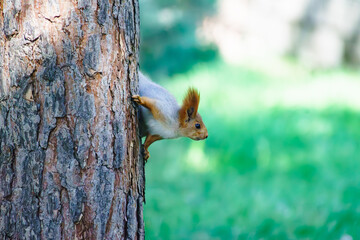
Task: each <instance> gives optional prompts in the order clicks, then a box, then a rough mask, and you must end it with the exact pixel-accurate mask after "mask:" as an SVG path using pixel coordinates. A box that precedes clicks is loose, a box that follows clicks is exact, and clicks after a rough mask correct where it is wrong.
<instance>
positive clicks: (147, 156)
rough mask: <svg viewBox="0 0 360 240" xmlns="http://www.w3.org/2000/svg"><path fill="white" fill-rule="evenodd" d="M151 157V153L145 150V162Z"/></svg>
mask: <svg viewBox="0 0 360 240" xmlns="http://www.w3.org/2000/svg"><path fill="white" fill-rule="evenodd" d="M149 157H150V153H149V151H147V150H144V159H145V162H147V160H148V159H149Z"/></svg>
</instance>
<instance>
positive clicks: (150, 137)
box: [132, 95, 164, 160]
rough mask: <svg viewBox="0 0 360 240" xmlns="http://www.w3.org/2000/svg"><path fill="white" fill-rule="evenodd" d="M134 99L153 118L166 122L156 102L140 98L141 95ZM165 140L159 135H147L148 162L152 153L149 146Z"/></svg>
mask: <svg viewBox="0 0 360 240" xmlns="http://www.w3.org/2000/svg"><path fill="white" fill-rule="evenodd" d="M132 99H133V100H134V101H135V102H137V103H138V104H140V105H141V106H143V107H146V108H147V109H149V111H150V112H151V114H152V115H153V117H154V118H155V119H156V120H158V121H164V116H163V115H162V113H161V111H160V110H159V109H158V108H157V106H156V104H155V100H154V99H152V98H149V97H140V96H139V95H134V96H132ZM161 139H163V138H162V137H161V136H159V135H150V134H149V135H147V136H146V139H145V142H144V159H145V160H148V159H149V157H150V153H149V151H148V148H149V146H150V145H151V144H152V143H153V142H155V141H158V140H161Z"/></svg>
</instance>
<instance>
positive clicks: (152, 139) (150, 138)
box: [144, 134, 163, 160]
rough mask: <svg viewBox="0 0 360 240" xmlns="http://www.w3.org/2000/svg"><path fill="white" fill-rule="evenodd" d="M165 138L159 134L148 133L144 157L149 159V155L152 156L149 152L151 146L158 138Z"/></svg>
mask: <svg viewBox="0 0 360 240" xmlns="http://www.w3.org/2000/svg"><path fill="white" fill-rule="evenodd" d="M161 139H163V138H162V137H160V136H159V135H150V134H149V135H147V136H146V139H145V143H144V159H145V160H148V159H149V157H150V153H149V150H148V148H149V146H150V145H151V144H152V143H153V142H155V141H158V140H161Z"/></svg>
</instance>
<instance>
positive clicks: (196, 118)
mask: <svg viewBox="0 0 360 240" xmlns="http://www.w3.org/2000/svg"><path fill="white" fill-rule="evenodd" d="M139 90H140V91H139V94H140V95H133V96H132V99H133V101H134V102H136V103H137V104H139V105H140V136H141V137H146V139H145V142H144V159H145V161H147V160H148V158H149V157H150V154H149V151H148V148H149V146H150V145H151V144H152V143H153V142H155V141H158V140H162V139H173V138H178V137H188V138H191V139H193V140H203V139H206V138H207V137H208V131H207V129H206V127H205V125H204V123H203V121H202V118H201V116H200V114H199V113H198V107H199V102H200V93H199V92H198V91H197V90H196V89H195V88H192V87H190V88H189V89H188V91H187V93H186V95H185V97H184V100H183V103H182V106H179V104H178V103H177V102H176V99H175V97H174V96H173V95H172V94H171V93H170V92H168V91H167V90H166V89H165V88H163V87H162V86H160V85H158V84H156V83H154V82H152V81H151V80H150V79H149V78H147V77H145V76H144V75H143V74H142V73H141V72H139Z"/></svg>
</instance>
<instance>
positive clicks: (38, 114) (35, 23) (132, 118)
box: [0, 0, 144, 239]
mask: <svg viewBox="0 0 360 240" xmlns="http://www.w3.org/2000/svg"><path fill="white" fill-rule="evenodd" d="M138 47H139V8H138V1H137V0H122V1H120V0H97V1H96V0H35V1H25V0H0V147H1V148H0V150H1V154H0V238H1V239H143V238H144V226H143V218H142V209H143V208H142V206H143V199H144V162H143V160H142V158H141V157H140V156H139V154H140V147H139V146H140V139H139V137H138V129H137V110H136V107H135V105H134V104H133V103H132V101H131V95H132V94H136V93H137V91H138V87H137V83H138V81H137V79H138V74H137V71H138Z"/></svg>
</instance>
